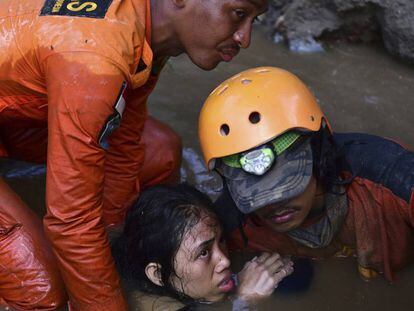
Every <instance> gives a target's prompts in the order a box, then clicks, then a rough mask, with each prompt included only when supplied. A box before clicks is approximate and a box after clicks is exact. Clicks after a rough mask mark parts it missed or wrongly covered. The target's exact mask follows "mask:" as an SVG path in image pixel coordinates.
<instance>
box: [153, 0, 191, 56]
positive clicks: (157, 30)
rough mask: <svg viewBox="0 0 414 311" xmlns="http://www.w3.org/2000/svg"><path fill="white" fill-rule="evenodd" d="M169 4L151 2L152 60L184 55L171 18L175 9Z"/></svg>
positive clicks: (162, 0)
mask: <svg viewBox="0 0 414 311" xmlns="http://www.w3.org/2000/svg"><path fill="white" fill-rule="evenodd" d="M170 3H171V2H170V1H164V0H158V1H157V0H151V49H152V51H153V53H154V58H165V57H169V56H178V55H180V54H182V53H184V48H183V47H182V45H181V43H180V40H179V37H178V35H177V34H176V32H175V27H174V19H173V18H172V16H173V14H175V13H176V12H175V11H176V8H174V7H171V4H170ZM174 12H175V13H174Z"/></svg>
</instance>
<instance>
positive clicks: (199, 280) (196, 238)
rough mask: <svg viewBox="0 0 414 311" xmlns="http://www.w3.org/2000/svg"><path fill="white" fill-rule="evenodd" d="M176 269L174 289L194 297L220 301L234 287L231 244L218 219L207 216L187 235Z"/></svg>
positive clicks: (179, 253)
mask: <svg viewBox="0 0 414 311" xmlns="http://www.w3.org/2000/svg"><path fill="white" fill-rule="evenodd" d="M174 269H175V273H176V276H173V277H172V280H171V281H172V284H173V286H174V288H175V289H176V290H177V291H179V292H182V293H184V294H186V295H187V296H189V297H191V298H193V299H196V300H200V301H211V302H214V301H220V300H222V299H224V298H225V297H226V296H227V294H228V293H229V292H230V291H232V290H233V288H234V282H233V280H232V278H231V270H230V261H229V259H228V257H227V247H226V245H225V243H224V240H223V238H222V229H221V227H220V225H219V223H218V221H217V219H215V218H213V217H211V216H208V215H203V216H202V218H201V219H200V221H199V222H198V223H197V224H196V225H195V226H193V227H192V228H190V229H189V230H188V231H187V232H186V233H185V234H184V236H183V239H182V242H181V245H180V247H179V249H178V251H177V254H176V256H175V262H174Z"/></svg>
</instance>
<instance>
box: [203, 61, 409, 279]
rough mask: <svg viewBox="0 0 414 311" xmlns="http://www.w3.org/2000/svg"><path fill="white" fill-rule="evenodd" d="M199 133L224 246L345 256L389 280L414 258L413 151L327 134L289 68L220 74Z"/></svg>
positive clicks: (373, 139)
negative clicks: (220, 187)
mask: <svg viewBox="0 0 414 311" xmlns="http://www.w3.org/2000/svg"><path fill="white" fill-rule="evenodd" d="M199 135H200V142H201V147H202V150H203V154H204V158H205V161H206V163H207V164H208V165H209V167H210V169H215V170H216V171H217V172H218V173H219V174H220V175H221V176H222V178H223V181H224V184H225V191H224V193H223V195H222V196H221V197H219V199H218V200H217V201H216V205H217V206H218V213H219V215H220V218H221V220H222V222H223V224H224V227H225V230H226V231H227V233H228V234H229V248H230V249H233V250H234V249H238V250H242V249H246V250H250V251H269V252H270V251H271V252H280V253H282V254H290V255H296V256H299V257H310V258H326V257H330V256H334V255H336V256H354V257H356V259H357V263H358V271H359V272H360V275H361V276H362V277H363V278H366V279H369V278H371V277H374V276H376V275H378V274H382V275H383V276H384V277H385V278H386V279H387V280H389V281H392V280H394V278H395V273H396V272H397V271H399V270H400V269H402V268H403V267H404V266H406V265H407V264H409V263H412V262H413V261H414V152H412V151H410V150H408V149H406V148H405V147H404V146H402V145H400V144H398V143H396V142H394V141H391V140H388V139H385V138H381V137H378V136H373V135H368V134H358V133H344V134H339V133H333V132H332V130H331V127H330V126H329V123H328V120H327V118H326V116H325V115H324V114H323V112H322V111H321V109H320V107H319V105H318V104H317V101H316V99H315V97H314V96H313V95H312V94H311V92H310V91H309V89H308V88H307V87H306V86H305V85H304V84H303V83H302V82H301V81H300V80H299V79H298V78H297V77H296V76H294V75H293V74H291V73H289V72H287V71H284V70H282V69H279V68H273V67H261V68H255V69H250V70H247V71H245V72H242V73H241V74H239V75H237V76H236V77H233V78H232V79H229V80H227V81H225V82H223V83H222V84H221V85H220V86H218V87H217V88H216V89H215V90H214V91H213V92H212V93H211V94H210V96H209V97H208V99H207V100H206V102H205V104H204V106H203V107H202V110H201V114H200V123H199Z"/></svg>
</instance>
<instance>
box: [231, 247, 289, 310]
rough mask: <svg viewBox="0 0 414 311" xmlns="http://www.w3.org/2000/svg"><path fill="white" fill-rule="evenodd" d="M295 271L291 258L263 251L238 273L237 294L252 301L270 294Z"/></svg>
mask: <svg viewBox="0 0 414 311" xmlns="http://www.w3.org/2000/svg"><path fill="white" fill-rule="evenodd" d="M292 272H293V263H292V261H290V259H287V258H282V257H281V256H280V255H279V254H277V253H273V254H269V253H263V254H262V255H261V256H259V257H255V258H253V259H252V260H251V261H249V262H247V263H246V265H245V266H244V268H243V270H242V271H240V273H239V274H238V278H239V287H238V289H237V296H238V297H240V298H242V299H244V300H246V301H249V302H252V301H256V300H259V299H262V298H265V297H268V296H270V295H271V294H272V293H273V291H274V290H275V288H276V287H277V286H278V284H279V283H280V282H281V281H282V280H283V278H285V277H286V276H288V275H289V274H291V273H292Z"/></svg>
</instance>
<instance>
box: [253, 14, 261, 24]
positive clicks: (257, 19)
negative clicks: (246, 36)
mask: <svg viewBox="0 0 414 311" xmlns="http://www.w3.org/2000/svg"><path fill="white" fill-rule="evenodd" d="M259 22H260V19H259V17H258V16H256V17H255V18H253V21H252V24H253V23H254V24H257V23H259Z"/></svg>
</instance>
